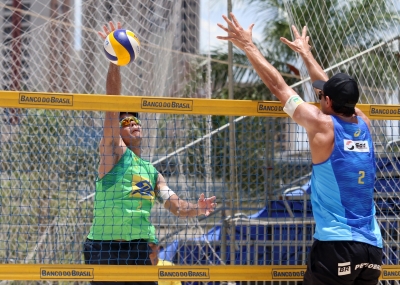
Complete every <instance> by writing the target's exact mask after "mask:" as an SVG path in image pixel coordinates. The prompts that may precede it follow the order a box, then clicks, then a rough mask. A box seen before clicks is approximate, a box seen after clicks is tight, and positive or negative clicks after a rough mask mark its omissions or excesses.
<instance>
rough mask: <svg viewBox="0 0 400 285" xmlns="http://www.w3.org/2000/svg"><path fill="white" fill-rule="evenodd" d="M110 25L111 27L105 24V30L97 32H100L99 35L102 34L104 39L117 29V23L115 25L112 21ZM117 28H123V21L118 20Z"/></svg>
mask: <svg viewBox="0 0 400 285" xmlns="http://www.w3.org/2000/svg"><path fill="white" fill-rule="evenodd" d="M108 25H109V26H110V28H108V27H107V25H104V26H103V31H104V32H101V31H99V32H97V33H98V34H99V36H100V37H101V38H102V39H103V40H104V39H106V37H107V36H108V35H109V34H110V33H111V32H113V31H115V30H116V29H115V25H114V23H113V22H111V21H110V22H109V23H108ZM117 29H122V24H121V22H117Z"/></svg>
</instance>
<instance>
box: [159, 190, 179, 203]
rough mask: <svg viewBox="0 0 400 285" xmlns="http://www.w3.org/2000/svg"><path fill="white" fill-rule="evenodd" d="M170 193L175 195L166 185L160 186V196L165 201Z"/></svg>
mask: <svg viewBox="0 0 400 285" xmlns="http://www.w3.org/2000/svg"><path fill="white" fill-rule="evenodd" d="M172 195H176V194H175V192H174V191H172V190H171V189H169V187H168V186H162V187H161V188H160V197H161V198H162V199H163V200H164V201H167V200H168V199H169V197H171V196H172Z"/></svg>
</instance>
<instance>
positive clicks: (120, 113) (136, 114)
mask: <svg viewBox="0 0 400 285" xmlns="http://www.w3.org/2000/svg"><path fill="white" fill-rule="evenodd" d="M122 114H132V115H133V116H135V117H136V118H138V119H139V113H138V112H129V111H125V112H119V116H120V117H121V115H122Z"/></svg>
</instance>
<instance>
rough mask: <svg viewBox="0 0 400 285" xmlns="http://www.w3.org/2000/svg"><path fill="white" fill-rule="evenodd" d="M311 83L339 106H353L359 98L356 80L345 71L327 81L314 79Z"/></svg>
mask: <svg viewBox="0 0 400 285" xmlns="http://www.w3.org/2000/svg"><path fill="white" fill-rule="evenodd" d="M312 85H313V87H314V88H316V89H319V90H322V91H323V92H324V94H325V95H326V96H329V98H331V99H332V101H333V102H335V103H336V104H338V105H340V106H345V107H349V108H354V107H355V106H356V104H357V102H358V99H359V98H360V93H359V91H358V86H357V82H356V81H355V80H354V78H353V77H351V76H350V75H347V74H346V73H338V74H336V75H334V76H332V77H331V78H330V79H329V80H328V81H322V80H317V81H314V82H313V84H312Z"/></svg>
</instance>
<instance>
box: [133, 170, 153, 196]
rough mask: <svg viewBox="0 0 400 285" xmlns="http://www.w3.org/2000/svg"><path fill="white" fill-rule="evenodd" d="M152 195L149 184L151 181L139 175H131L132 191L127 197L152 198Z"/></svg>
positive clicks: (151, 188)
mask: <svg viewBox="0 0 400 285" xmlns="http://www.w3.org/2000/svg"><path fill="white" fill-rule="evenodd" d="M154 196H155V194H154V189H153V187H152V186H151V183H150V182H149V181H148V180H146V179H145V178H144V177H142V176H140V175H133V177H132V192H131V194H130V195H129V197H131V198H139V199H145V200H154Z"/></svg>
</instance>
